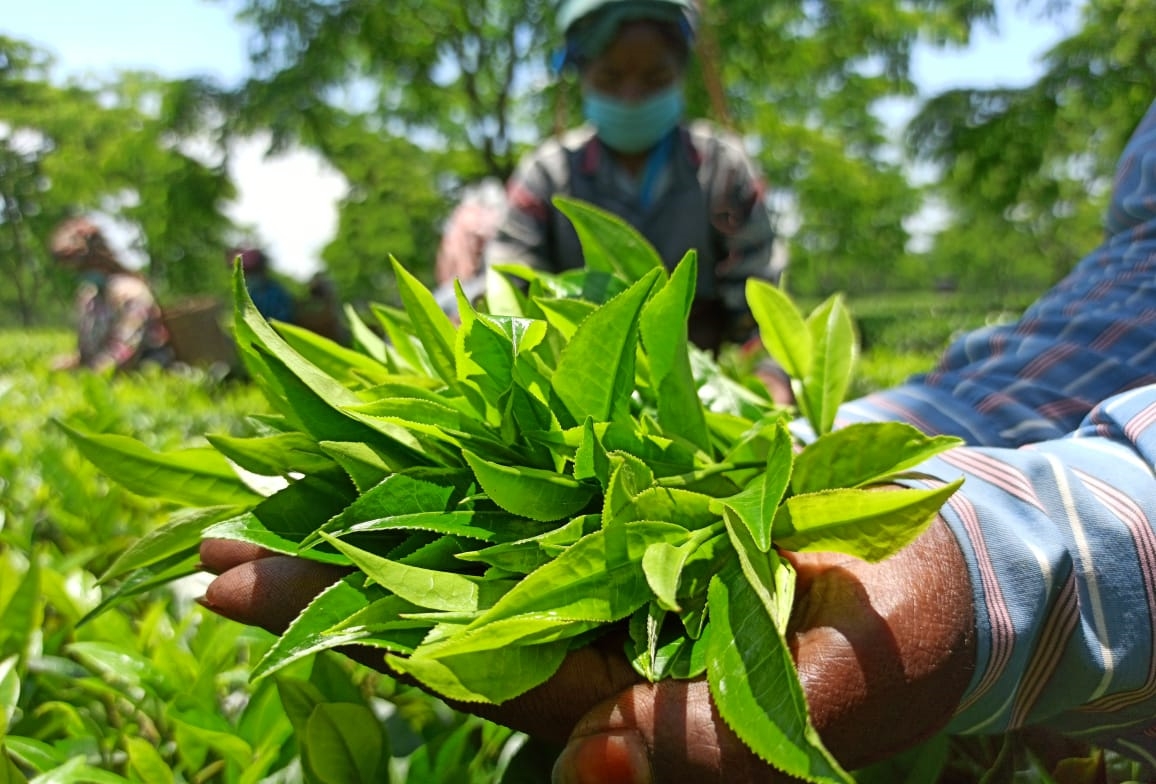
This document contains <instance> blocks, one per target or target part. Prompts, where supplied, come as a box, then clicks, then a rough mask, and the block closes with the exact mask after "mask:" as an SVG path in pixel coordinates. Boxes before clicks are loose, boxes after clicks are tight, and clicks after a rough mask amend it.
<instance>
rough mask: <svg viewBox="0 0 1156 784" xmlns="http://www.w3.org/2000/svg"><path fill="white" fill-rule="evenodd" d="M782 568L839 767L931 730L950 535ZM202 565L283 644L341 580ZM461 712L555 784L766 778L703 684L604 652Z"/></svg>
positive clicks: (945, 698)
mask: <svg viewBox="0 0 1156 784" xmlns="http://www.w3.org/2000/svg"><path fill="white" fill-rule="evenodd" d="M788 557H789V558H790V559H791V560H792V562H793V563H794V564H795V567H796V569H797V571H798V575H799V582H798V593H797V599H796V604H795V609H794V613H793V616H792V621H791V626H790V629H789V630H788V631H789V633H788V641H789V643H790V646H791V651H792V654H793V655H794V657H795V660H796V663H797V665H798V669H799V675H800V678H801V680H802V682H803V688H804V690H805V692H806V696H807V701H808V704H809V706H810V710H811V715H812V719H813V721H814V723H815V726H816V727H817V729H818V730H819V732H820V734H821V736H822V738H823V740H824V742H825V743H826V744H827V746H828V748H830V749H831V751H832V752H833V753H834V754H835V756H836V757H837V758H838V759H839V760H840V761H841V762H842V763H843V764H844V765H846V766H848V767H852V768H853V767H859V766H861V765H864V764H867V763H869V762H872V761H875V760H877V759H882V758H885V757H887V756H889V755H891V754H895V753H897V752H899V751H901V750H903V749H905V748H908V747H910V746H912V745H915V744H916V743H918V742H919V741H921V740H923V739H925V738H927V737H929V736H931V735H932V734H934V733H935V732H937V731H938V730H939V729H941V728H942V727H943V726H944V725H945V724H946V723H947V721H948V720H949V719H950V717H951V714H952V711H953V710H954V708H955V706H956V705H957V704H958V702H959V699H960V697H961V696H962V694H963V690H964V689H965V688H966V686H967V683H968V680H969V679H970V676H971V671H972V669H973V667H974V662H975V649H974V641H973V639H972V637H973V629H974V617H973V616H974V610H973V607H972V598H971V597H972V593H971V587H970V584H969V580H968V575H967V569H966V566H965V564H964V561H963V556H962V554H961V552H960V550H959V546H958V544H957V543H956V541H955V538H954V536H953V535H952V534H951V532H950V531H949V530H948V528H947V526H946V525H945V524H944V523H943V522H942V521H938V520H937V521H936V522H935V523H934V524H933V525H932V526H931V527H930V528H929V529H928V531H927V532H926V533H925V534H924V535H923V536H922V537H920V538H919V539H918V540H917V541H916V542H915V543H913V544H912V545H911V546H910V547H908V548H906V549H905V550H903V551H902V552H900V553H898V554H897V555H895V556H894V557H892V558H890V559H888V560H886V561H883V562H881V563H877V564H868V563H865V562H863V561H859V560H857V559H854V558H851V557H849V556H843V555H837V554H830V553H809V554H788ZM201 560H202V562H203V563H204V564H205V567H206V568H207V569H209V570H210V571H213V572H215V573H217V574H218V575H219V576H218V577H217V579H216V580H214V581H213V583H211V584H210V585H209V587H208V589H207V591H206V595H205V604H206V606H208V607H209V608H210V609H212V610H214V611H216V612H218V613H220V614H222V615H224V616H226V617H229V618H232V619H234V620H238V621H241V622H242V623H248V624H252V625H258V626H263V627H264V628H266V629H269V630H270V631H273V632H278V633H279V632H280V631H282V630H283V629H284V627H285V626H286V625H288V623H289V622H290V621H291V620H292V618H293V617H294V616H295V615H296V614H297V612H298V611H299V610H300V608H301V607H303V606H304V604H305V603H307V602H308V601H309V599H311V598H312V596H314V595H315V594H316V593H317V592H319V591H320V590H321V589H323V588H324V587H325V586H327V585H328V584H330V583H331V582H333V581H334V580H336V579H338V578H339V577H340V576H341V574H343V572H342V571H341V570H339V569H336V568H334V567H329V566H323V565H320V564H316V563H313V562H308V561H303V560H299V559H295V558H290V557H287V556H280V555H274V554H271V553H268V552H267V551H263V550H261V549H260V548H256V547H253V546H251V545H245V544H240V543H237V542H223V541H207V542H205V543H204V544H203V545H202V548H201ZM363 661H366V662H367V663H370V662H369V660H367V659H363ZM377 666H378V667H381V666H382V663H381V661H380V656H378V657H377ZM460 707H462V708H463V709H468V710H470V711H472V712H475V713H479V714H481V715H484V716H485V717H486V718H490V719H492V720H494V721H497V722H499V723H502V724H506V725H507V726H510V727H513V728H515V729H520V730H523V731H526V732H528V733H529V734H532V735H536V736H538V737H542V738H544V739H546V740H554V741H558V742H566V743H567V745H566V749H565V751H564V752H563V753H562V755H561V757H560V758H559V759H558V763H557V765H556V767H555V776H556V778H557V780H559V781H562V782H601V783H602V784H614V782H665V781H691V782H694V781H726V782H728V783H729V782H733V783H734V784H741V783H742V782H758V781H766V780H768V779H772V778H773V771H772V768H771V767H770V766H768V765H767V764H766V763H764V762H762V761H761V760H759V759H757V758H756V757H755V756H754V755H753V754H752V753H751V752H750V751H749V749H747V747H746V746H745V745H744V744H743V743H742V742H741V741H740V740H739V739H738V738H737V737H736V736H735V735H734V734H733V733H732V732H731V731H730V729H729V728H728V727H727V726H726V724H725V723H724V722H723V721H722V719H721V718H720V717H719V715H718V712H717V710H716V709H715V707H714V704H713V701H712V700H711V698H710V691H709V688H708V686H707V684H706V682H705V681H703V680H696V681H674V680H669V681H662V682H660V683H657V684H650V683H645V682H641V681H640V679H639V678H638V676H637V675H636V674H635V673H634V671H633V670H632V669H631V668H630V666H629V664H628V663H627V661H626V659H625V657H624V656H623V654H622V646H621V644H620V640H614V639H612V638H608V639H605V640H603V641H601V642H600V643H598V644H595V645H592V646H589V647H587V648H584V649H582V650H579V651H576V652H574V653H572V654H571V655H570V656H569V657H568V658H567V659H566V661H565V662H564V664H563V666H562V668H561V669H560V670H559V672H558V673H557V674H556V675H555V676H554V677H553V678H551V679H550V680H549V681H548V682H546V683H544V684H542V685H541V686H539V687H537V688H535V689H532V690H530V691H529V692H527V693H526V694H524V695H522V696H520V697H518V698H516V699H514V700H511V701H509V702H507V703H504V704H502V705H500V706H484V707H482V708H480V706H477V705H470V706H460Z"/></svg>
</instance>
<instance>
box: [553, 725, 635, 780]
mask: <svg viewBox="0 0 1156 784" xmlns="http://www.w3.org/2000/svg"><path fill="white" fill-rule="evenodd" d="M552 781H553V784H650V782H651V775H650V760H649V759H648V758H647V755H646V744H645V743H643V741H642V736H640V735H639V734H638V733H637V732H635V731H633V730H620V731H616V732H604V733H599V734H597V735H588V736H586V737H584V738H574V739H573V740H571V741H570V743H569V745H567V746H566V748H565V750H563V752H562V754H561V756H559V757H558V761H557V762H555V763H554V771H553V775H552Z"/></svg>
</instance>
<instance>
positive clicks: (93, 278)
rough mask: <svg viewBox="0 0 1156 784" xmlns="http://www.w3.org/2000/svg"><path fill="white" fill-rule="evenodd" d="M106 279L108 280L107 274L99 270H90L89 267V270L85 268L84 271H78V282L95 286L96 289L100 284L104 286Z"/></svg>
mask: <svg viewBox="0 0 1156 784" xmlns="http://www.w3.org/2000/svg"><path fill="white" fill-rule="evenodd" d="M107 280H108V275H106V274H105V273H103V272H101V271H100V270H91V269H90V270H85V271H84V272H81V273H80V282H81V283H83V284H87V285H89V286H95V287H96V288H98V289H99V288H101V287H102V286H104V283H105V281H107Z"/></svg>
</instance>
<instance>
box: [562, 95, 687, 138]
mask: <svg viewBox="0 0 1156 784" xmlns="http://www.w3.org/2000/svg"><path fill="white" fill-rule="evenodd" d="M682 109H683V100H682V86H681V85H678V84H675V85H671V86H670V87H668V88H666V89H665V90H663V91H661V92H659V93H656V94H655V95H652V96H651V97H650V98H647V99H645V100H643V101H641V102H639V103H626V102H625V101H620V100H618V99H616V98H610V97H608V96H606V95H603V94H601V93H597V92H594V91H593V90H588V91H586V93H585V94H584V95H583V96H582V111H583V113H584V114H585V115H586V119H587V120H589V121H590V123H591V124H592V125H593V126H594V127H595V128H597V129H598V138H600V139H601V140H602V141H603V142H605V143H606V146H607V147H609V148H610V149H612V150H617V151H618V152H624V153H637V152H644V151H645V150H649V149H650V148H651V147H653V146H654V145H656V144H658V142H659V140H661V139H662V137H663V136H666V134H668V133H670V132H671V131H672V130H674V127H675V126H676V125H678V122H679V120H681V119H682Z"/></svg>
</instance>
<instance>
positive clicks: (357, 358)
mask: <svg viewBox="0 0 1156 784" xmlns="http://www.w3.org/2000/svg"><path fill="white" fill-rule="evenodd" d="M277 333H278V334H279V335H281V337H282V338H284V340H285V342H286V343H287V344H288V345H289V346H290V347H291V348H292V349H293V350H294V351H296V352H297V353H298V354H299V355H301V357H302V358H304V359H305V361H307V362H309V363H311V364H312V365H314V366H315V367H317V368H318V369H319V370H321V372H323V373H325V374H326V375H328V376H330V377H331V378H334V379H337V380H338V381H340V382H341V383H342V384H344V385H345V386H346V387H348V388H351V389H356V388H359V387H368V386H372V385H374V384H380V383H382V382H384V381H386V380H387V379H388V378H389V376H390V372H389V368H388V367H387V366H386V365H385V364H384V357H383V358H382V359H381V360H378V359H374V358H373V357H372V356H369V355H367V354H363V353H361V352H360V351H355V350H353V349H350V348H346V347H345V346H342V345H340V344H339V343H335V342H333V341H332V340H330V339H329V338H327V337H324V336H322V335H318V334H317V333H316V332H314V331H313V330H310V329H306V328H305V327H298V326H295V325H293V324H278V325H277Z"/></svg>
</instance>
